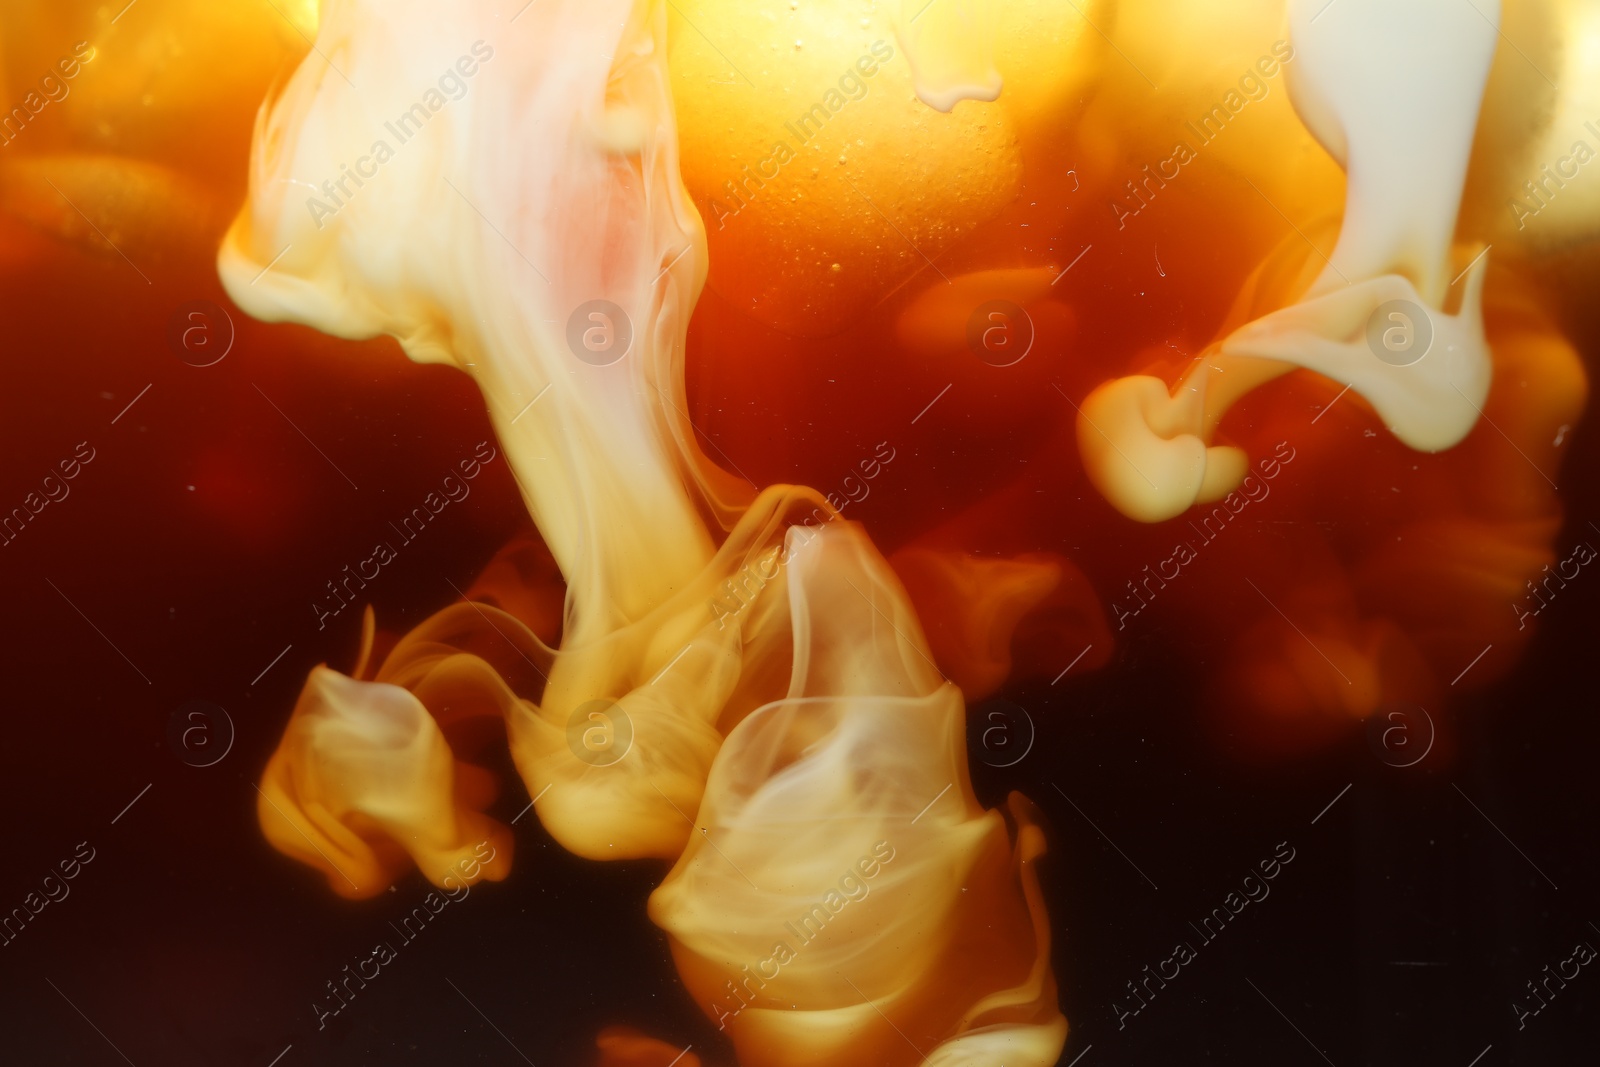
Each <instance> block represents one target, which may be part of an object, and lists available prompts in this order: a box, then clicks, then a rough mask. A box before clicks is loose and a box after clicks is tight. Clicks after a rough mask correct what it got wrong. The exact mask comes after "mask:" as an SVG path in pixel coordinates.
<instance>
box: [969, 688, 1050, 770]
mask: <svg viewBox="0 0 1600 1067" xmlns="http://www.w3.org/2000/svg"><path fill="white" fill-rule="evenodd" d="M968 722H969V724H970V727H969V731H968V732H969V734H970V735H971V743H970V744H969V745H968V748H969V749H970V750H971V752H972V756H973V758H974V759H977V760H979V761H981V762H983V763H986V764H988V765H989V766H991V767H1014V766H1016V765H1017V764H1018V763H1021V762H1022V760H1023V758H1024V757H1026V756H1027V754H1028V753H1029V752H1030V751H1031V750H1032V749H1033V741H1034V729H1033V717H1032V716H1031V715H1029V714H1028V712H1027V709H1025V708H1022V707H1019V706H1018V705H1016V704H1013V703H1011V701H1009V700H986V701H984V702H983V703H982V704H979V705H977V706H976V707H974V708H972V709H971V711H970V713H969V715H968Z"/></svg>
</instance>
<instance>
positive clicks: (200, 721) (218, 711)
mask: <svg viewBox="0 0 1600 1067" xmlns="http://www.w3.org/2000/svg"><path fill="white" fill-rule="evenodd" d="M167 744H168V746H170V747H171V749H172V751H173V753H174V754H175V755H176V756H177V757H178V758H179V759H181V760H183V762H185V763H187V764H188V765H189V766H191V767H210V766H213V765H215V764H218V763H221V762H222V759H223V757H224V756H226V755H227V754H228V752H229V750H230V749H232V748H233V719H231V718H229V716H228V713H227V711H225V710H224V709H222V708H221V707H218V706H217V705H216V704H213V703H211V702H210V701H207V700H191V701H189V702H188V703H187V704H185V705H183V706H182V707H181V708H179V709H178V710H176V711H174V712H173V713H172V716H171V717H170V718H169V719H168V720H167Z"/></svg>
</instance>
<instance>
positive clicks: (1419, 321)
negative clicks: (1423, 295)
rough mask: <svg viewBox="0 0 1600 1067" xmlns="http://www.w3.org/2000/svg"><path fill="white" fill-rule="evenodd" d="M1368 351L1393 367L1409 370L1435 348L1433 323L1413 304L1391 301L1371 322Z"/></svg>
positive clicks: (1368, 320)
mask: <svg viewBox="0 0 1600 1067" xmlns="http://www.w3.org/2000/svg"><path fill="white" fill-rule="evenodd" d="M1367 347H1368V348H1370V349H1372V354H1373V355H1375V356H1377V357H1378V358H1379V359H1381V360H1383V361H1384V362H1385V363H1387V364H1389V365H1390V366H1391V367H1409V366H1411V364H1413V363H1415V362H1417V360H1419V359H1421V358H1422V357H1423V356H1425V355H1427V354H1428V349H1430V348H1432V347H1433V319H1432V318H1431V317H1430V316H1429V315H1428V310H1427V309H1426V308H1424V307H1423V306H1422V305H1420V304H1414V303H1412V302H1411V301H1410V300H1387V301H1385V302H1384V303H1382V304H1379V305H1378V307H1377V310H1375V311H1374V312H1373V313H1372V316H1371V317H1370V318H1368V319H1367Z"/></svg>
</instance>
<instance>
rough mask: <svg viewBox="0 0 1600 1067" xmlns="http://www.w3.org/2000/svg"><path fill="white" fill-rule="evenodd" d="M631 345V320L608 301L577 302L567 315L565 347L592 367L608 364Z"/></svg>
mask: <svg viewBox="0 0 1600 1067" xmlns="http://www.w3.org/2000/svg"><path fill="white" fill-rule="evenodd" d="M632 346H633V322H632V321H631V320H630V319H629V318H628V313H627V312H626V311H623V310H622V309H621V308H620V307H618V306H617V305H616V304H613V303H612V302H611V301H609V300H589V301H586V302H584V303H582V304H579V305H578V306H577V307H576V308H574V309H573V312H572V314H571V316H569V317H568V318H567V347H568V348H570V349H572V354H573V355H575V356H577V357H578V358H579V359H581V360H583V361H584V362H585V363H588V364H590V365H591V366H595V367H609V366H610V365H611V364H613V363H615V362H617V360H619V359H621V358H622V357H623V356H625V355H627V354H628V349H629V348H631V347H632Z"/></svg>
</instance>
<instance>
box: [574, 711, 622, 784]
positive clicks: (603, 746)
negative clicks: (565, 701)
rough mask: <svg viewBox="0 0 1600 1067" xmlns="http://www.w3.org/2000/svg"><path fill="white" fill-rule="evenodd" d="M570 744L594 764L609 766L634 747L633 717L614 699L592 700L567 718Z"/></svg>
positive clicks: (576, 754)
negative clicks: (629, 716)
mask: <svg viewBox="0 0 1600 1067" xmlns="http://www.w3.org/2000/svg"><path fill="white" fill-rule="evenodd" d="M567 747H568V748H570V749H572V754H573V755H574V756H577V757H578V758H579V759H580V760H582V761H583V762H585V763H587V764H589V765H590V766H591V767H609V766H611V765H612V764H613V763H616V762H617V761H618V760H620V759H622V757H623V756H626V755H627V754H628V749H630V748H632V747H633V720H632V719H630V718H628V713H627V712H626V711H624V710H623V707H622V705H621V704H618V703H617V702H616V701H615V700H606V699H604V698H602V699H599V700H589V701H585V702H584V703H582V704H579V705H578V706H577V707H576V708H574V709H572V714H571V715H570V716H569V717H568V718H567Z"/></svg>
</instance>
